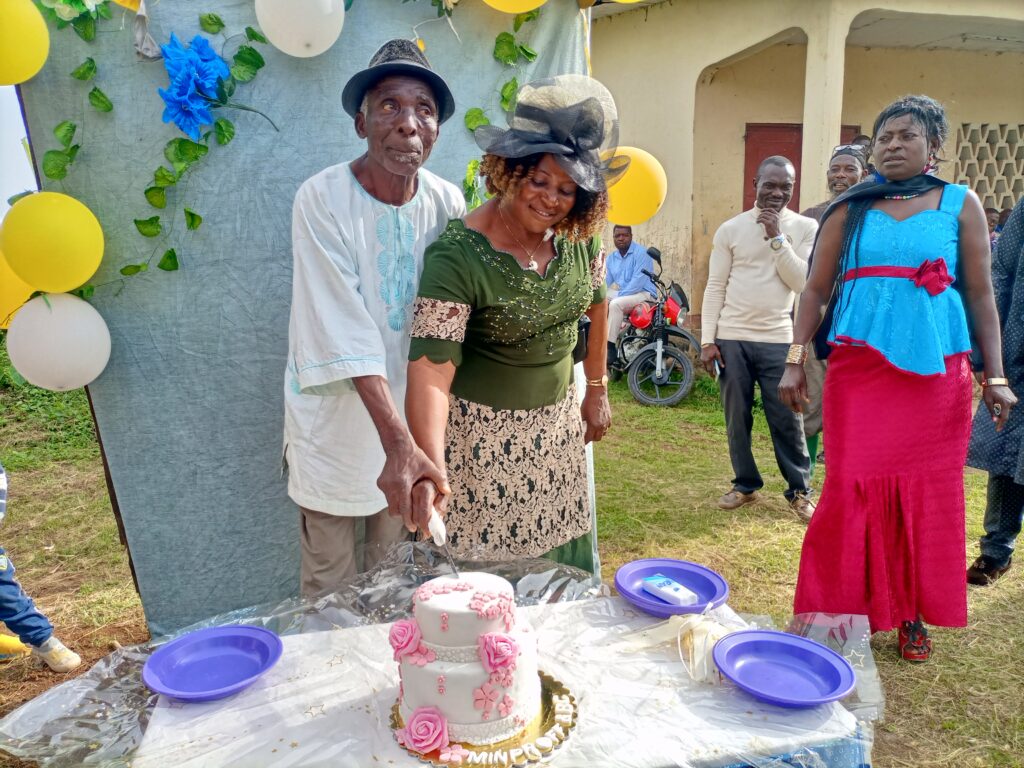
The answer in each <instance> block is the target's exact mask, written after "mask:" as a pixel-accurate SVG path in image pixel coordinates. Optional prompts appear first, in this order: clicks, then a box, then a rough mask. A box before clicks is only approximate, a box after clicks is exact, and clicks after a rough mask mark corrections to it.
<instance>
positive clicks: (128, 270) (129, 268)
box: [120, 222, 149, 277]
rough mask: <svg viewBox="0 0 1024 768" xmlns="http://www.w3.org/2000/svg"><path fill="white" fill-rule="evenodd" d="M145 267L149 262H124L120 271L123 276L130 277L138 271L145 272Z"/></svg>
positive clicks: (147, 267)
mask: <svg viewBox="0 0 1024 768" xmlns="http://www.w3.org/2000/svg"><path fill="white" fill-rule="evenodd" d="M137 223H138V222H136V224H137ZM147 269H149V264H147V263H146V262H142V263H141V264H126V265H125V266H123V267H121V269H120V272H121V274H122V275H124V276H125V277H131V276H132V275H137V274H139V272H145V271H146V270H147Z"/></svg>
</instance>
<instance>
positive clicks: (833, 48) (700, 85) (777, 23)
mask: <svg viewBox="0 0 1024 768" xmlns="http://www.w3.org/2000/svg"><path fill="white" fill-rule="evenodd" d="M872 9H881V10H889V11H897V12H902V13H917V14H924V15H929V16H936V15H940V16H947V17H948V16H952V17H956V16H963V17H971V18H995V19H1015V20H1024V2H1022V1H1021V0H773V2H765V0H673V2H671V3H663V4H661V5H655V6H651V7H648V8H644V9H639V10H634V11H631V12H627V13H622V14H618V15H615V16H610V17H607V18H603V19H598V20H597V21H596V22H595V23H594V25H593V30H592V60H593V71H594V76H595V77H597V78H598V79H600V80H602V82H604V83H605V84H606V85H607V86H608V87H609V88H610V89H611V91H612V93H613V94H614V95H615V97H616V100H617V103H618V106H619V116H620V120H621V132H620V138H621V141H622V143H623V144H626V145H633V146H637V147H641V148H643V149H646V150H648V151H649V152H652V153H653V154H654V155H655V156H656V157H658V159H659V160H660V161H661V163H662V165H663V166H664V167H665V171H666V173H667V175H668V180H669V189H668V197H667V199H666V202H665V205H664V206H663V208H662V210H661V212H660V213H659V214H658V216H656V217H655V218H654V219H652V220H651V221H650V222H647V223H646V224H644V225H642V226H639V227H636V228H635V235H636V238H637V239H638V240H640V241H641V242H644V243H646V244H649V245H657V246H658V247H659V248H661V249H662V251H663V253H664V254H665V255H666V264H665V271H666V274H669V275H671V276H673V277H675V278H677V279H680V282H682V283H683V284H684V286H685V287H686V288H687V290H688V292H689V293H690V294H691V300H692V304H693V311H699V306H700V301H701V294H702V293H703V287H704V279H705V278H704V276H705V275H706V263H707V255H708V252H709V250H710V238H711V236H712V235H713V234H714V229H715V227H717V226H718V224H719V223H721V221H724V220H725V219H726V218H728V217H729V216H730V215H732V213H734V212H735V211H736V209H737V208H738V207H739V205H740V204H741V201H742V183H743V181H742V179H741V178H740V179H738V180H734V179H731V178H727V176H731V175H732V174H731V172H730V171H729V168H730V167H731V168H736V167H738V168H739V169H740V170H739V172H738V173H737V174H736V176H742V168H743V147H742V142H738V141H737V136H738V135H740V136H741V135H742V131H743V124H745V123H746V122H775V121H778V122H794V123H803V125H804V149H803V153H802V162H803V165H804V166H805V167H821V168H822V169H823V168H824V166H825V164H826V162H827V159H828V153H829V150H830V148H831V147H832V146H834V145H835V144H837V143H838V141H839V126H840V124H842V123H845V124H860V125H861V126H862V128H863V129H864V130H865V132H867V131H869V129H870V125H871V122H872V121H873V119H874V117H875V115H876V114H877V111H878V109H879V108H880V107H881V106H884V104H885V103H887V100H888V99H889V97H892V96H895V95H899V94H901V93H905V92H920V91H922V90H925V91H926V92H929V93H930V94H931V95H933V96H935V97H936V98H939V99H942V100H945V101H947V102H948V106H949V108H950V111H951V121H952V122H953V123H954V126H953V127H954V129H955V127H956V123H958V122H960V121H963V120H968V119H969V120H971V121H979V122H983V121H998V120H1002V121H1016V122H1021V121H1022V120H1024V118H1021V115H1022V114H1024V89H1022V88H1021V87H1020V86H1019V84H1020V83H1021V82H1024V80H1022V79H1021V74H1022V69H1021V68H1022V67H1024V63H1022V61H1021V59H1022V56H1021V55H1018V54H1008V53H1002V54H996V53H971V52H966V51H950V50H937V51H936V50H933V51H924V50H909V49H878V48H875V49H871V50H866V49H850V50H847V49H846V45H845V41H846V37H847V34H848V32H849V30H850V25H851V23H852V22H853V20H854V19H855V18H856V17H857V15H858V14H860V13H862V12H865V11H869V10H872ZM794 42H800V43H804V42H805V43H806V44H805V45H803V44H802V45H792V44H783V43H794ZM801 60H802V61H803V64H801V63H800V62H801ZM890 62H891V64H892V66H890V65H889V63H890ZM702 78H703V82H702ZM748 82H752V83H756V84H758V87H757V88H755V87H751V86H750V85H748ZM926 82H927V83H928V85H929V87H924V85H923V84H924V83H926ZM805 84H806V90H805ZM1015 84H1017V85H1016V87H1017V91H1016V95H1015V94H1014V90H1013V89H1014V87H1015ZM805 95H806V98H804V96H805ZM737 101H745V102H746V103H747V104H748V105H751V106H755V107H756V108H757V110H759V113H758V114H751V115H749V116H745V115H743V116H741V115H739V114H738V113H737V107H736V105H735V102H737ZM705 105H707V107H706V106H705ZM712 105H713V106H715V113H710V111H709V109H710V107H711V106H712ZM719 108H722V109H723V110H724V111H723V113H722V114H717V110H718V109H719ZM706 109H708V111H709V113H708V114H705V110H706ZM947 154H948V155H949V156H952V155H953V154H954V152H953V148H952V147H950V150H949V152H948V153H947ZM802 187H803V189H802V192H803V198H804V199H803V200H802V201H801V203H802V207H804V206H808V205H812V204H814V203H815V202H818V201H820V200H821V199H823V197H824V196H825V188H824V172H823V171H822V174H821V176H820V177H818V178H817V179H816V180H815V179H813V178H811V177H810V176H808V175H807V174H805V176H804V179H803V180H802ZM730 201H734V202H730Z"/></svg>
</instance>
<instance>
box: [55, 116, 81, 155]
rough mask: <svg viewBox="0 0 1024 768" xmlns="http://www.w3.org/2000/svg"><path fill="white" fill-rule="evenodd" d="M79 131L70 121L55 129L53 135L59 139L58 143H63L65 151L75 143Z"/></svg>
mask: <svg viewBox="0 0 1024 768" xmlns="http://www.w3.org/2000/svg"><path fill="white" fill-rule="evenodd" d="M77 129H78V126H77V125H75V124H74V123H72V122H71V121H70V120H65V121H64V122H63V123H60V124H58V125H57V127H56V128H54V129H53V135H54V136H56V137H57V141H59V142H60V143H61V145H62V146H63V147H64V149H67V148H68V147H70V146H71V142H72V141H74V139H75V131H76V130H77Z"/></svg>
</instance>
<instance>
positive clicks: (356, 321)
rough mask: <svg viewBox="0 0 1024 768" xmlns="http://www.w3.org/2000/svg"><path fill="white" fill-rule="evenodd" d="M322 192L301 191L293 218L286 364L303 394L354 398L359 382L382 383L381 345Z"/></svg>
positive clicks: (351, 257)
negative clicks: (372, 379)
mask: <svg viewBox="0 0 1024 768" xmlns="http://www.w3.org/2000/svg"><path fill="white" fill-rule="evenodd" d="M326 191H327V190H326V189H322V188H321V186H320V185H318V184H316V183H315V182H314V183H306V184H304V185H303V186H302V187H301V188H300V189H299V192H298V194H296V196H295V205H294V208H293V210H292V254H293V257H294V271H293V274H292V309H291V324H290V327H289V335H290V337H291V338H290V346H291V349H292V359H291V361H290V364H291V365H292V366H294V371H293V373H294V375H295V378H296V379H297V380H298V383H299V389H300V391H301V392H302V393H303V394H313V395H332V394H339V393H341V392H345V391H351V390H352V388H353V385H352V383H351V381H350V379H352V378H353V377H356V376H384V377H386V376H387V369H386V356H385V346H384V340H383V339H382V338H381V334H380V331H379V330H378V328H377V325H376V324H375V323H374V321H373V318H372V317H371V315H370V313H369V311H368V310H367V307H366V302H365V300H364V299H363V297H362V295H361V294H360V279H359V271H358V260H357V258H356V254H354V253H352V252H351V248H350V246H349V244H348V243H347V242H346V238H345V237H344V236H343V232H342V223H341V222H339V220H338V219H337V218H336V217H335V215H334V214H335V212H333V211H332V210H330V206H329V205H328V204H327V201H326V200H325V199H324V194H325V193H326ZM353 207H355V208H358V204H357V203H355V202H354V201H353ZM337 212H338V213H342V214H347V215H348V216H350V217H352V215H353V214H354V213H355V211H353V210H344V211H337ZM350 242H351V239H349V243H350Z"/></svg>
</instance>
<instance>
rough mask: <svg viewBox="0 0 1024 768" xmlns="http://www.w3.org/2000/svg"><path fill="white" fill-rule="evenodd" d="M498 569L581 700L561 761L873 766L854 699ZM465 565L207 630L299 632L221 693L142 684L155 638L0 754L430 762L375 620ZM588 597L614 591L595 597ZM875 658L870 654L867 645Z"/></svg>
mask: <svg viewBox="0 0 1024 768" xmlns="http://www.w3.org/2000/svg"><path fill="white" fill-rule="evenodd" d="M460 567H462V566H461V564H460ZM473 567H474V568H479V567H481V566H480V565H479V564H475V565H474V566H473ZM487 569H488V570H492V571H494V572H500V573H502V575H504V576H505V577H506V578H509V580H510V581H512V582H513V583H514V584H516V587H517V593H518V595H519V599H520V604H521V605H526V606H531V607H526V608H525V609H524V610H523V611H522V614H523V615H524V617H525V618H526V619H527V620H529V621H530V622H531V623H532V624H533V626H534V628H535V630H536V632H537V636H538V642H539V646H540V655H541V665H542V667H543V669H544V671H545V672H547V673H548V674H551V675H553V676H554V677H555V678H556V679H557V680H560V681H561V682H563V683H565V684H566V685H567V686H568V687H569V688H570V690H572V692H573V693H574V695H575V696H576V697H577V700H578V702H579V711H580V717H579V721H578V726H577V728H576V730H575V731H574V732H573V733H572V735H571V736H570V738H569V739H568V741H567V742H566V743H565V744H564V745H563V746H562V747H561V748H560V749H559V750H557V751H556V752H555V753H554V756H553V759H552V763H553V764H554V765H556V766H558V767H559V768H597V767H598V766H612V765H615V766H617V768H667V767H668V766H683V767H685V768H724V767H725V766H729V767H730V768H734V767H735V768H739V766H756V768H763V767H764V768H766V767H767V766H772V768H776V767H777V768H783V767H790V768H860V766H867V765H870V747H871V725H870V723H869V722H867V721H863V720H861V721H858V719H857V718H856V717H855V716H854V715H853V714H852V713H851V712H849V711H847V710H846V709H844V708H843V707H841V706H839V705H835V704H833V705H825V706H820V707H815V708H813V709H806V710H789V709H782V708H779V707H774V706H771V705H767V704H762V703H759V702H758V701H756V700H755V699H753V698H751V697H749V696H747V695H746V694H744V693H742V692H741V691H739V690H737V689H736V688H735V687H733V686H731V685H729V684H724V685H711V684H708V683H699V682H695V681H693V680H690V678H689V676H688V675H687V673H686V671H685V670H684V668H683V666H682V664H681V663H680V661H679V657H678V651H677V649H676V648H675V647H674V646H673V645H671V644H668V645H665V646H664V647H662V648H650V649H648V650H645V651H643V652H639V653H636V652H635V653H630V654H625V653H624V652H623V651H622V647H621V646H622V645H623V644H624V643H626V642H628V641H629V638H630V636H633V637H635V636H636V633H637V631H638V630H642V629H644V628H650V627H653V626H656V625H657V624H658V623H659V620H658V619H655V618H653V617H650V616H647V615H645V614H642V613H639V612H638V611H636V610H634V609H633V608H632V607H631V606H630V605H629V604H627V603H625V602H624V601H622V600H621V599H619V598H603V597H600V595H601V594H602V593H603V591H604V590H603V588H602V587H601V586H600V585H598V584H597V583H595V580H594V579H593V578H592V577H589V575H588V574H583V573H581V572H579V571H575V570H574V569H571V568H566V567H563V566H558V565H554V564H553V563H551V562H549V561H529V562H519V563H502V564H491V565H488V566H487ZM448 571H449V568H448V566H447V564H446V563H445V562H444V560H443V559H442V558H439V557H438V556H437V554H436V552H435V551H434V550H433V548H432V547H430V546H428V545H423V544H417V545H408V546H407V547H406V548H405V549H403V550H401V551H400V553H399V555H398V556H397V557H396V558H395V559H393V560H392V561H389V562H388V563H385V564H383V565H382V567H380V568H378V569H376V570H375V571H374V572H372V573H370V574H368V575H366V576H364V577H362V578H360V579H357V580H356V581H354V582H353V583H352V584H350V585H348V586H347V587H346V588H345V589H343V590H341V591H340V592H338V593H334V594H331V595H326V596H324V597H322V598H320V599H318V600H314V601H309V602H303V601H298V600H295V601H286V602H284V603H281V604H279V605H276V606H265V607H263V608H253V609H247V610H244V611H236V612H234V613H232V614H229V615H227V616H223V617H219V618H218V619H216V620H210V621H209V622H204V625H209V624H225V623H251V624H259V625H263V626H267V627H269V628H271V629H274V630H276V631H278V632H279V633H280V634H282V635H283V642H284V653H283V655H282V657H281V660H280V661H279V662H278V664H277V665H276V666H275V667H274V668H273V669H271V670H270V671H269V672H268V673H267V674H266V675H264V676H263V677H262V678H260V679H259V680H258V681H257V682H256V683H255V684H254V685H253V686H252V687H251V688H249V689H247V690H245V691H243V692H241V693H239V694H236V695H235V696H232V697H229V698H226V699H222V700H219V701H213V702H206V703H195V704H185V703H181V702H175V701H171V700H168V699H165V698H162V697H157V696H155V695H153V694H150V693H149V692H148V691H147V690H146V689H145V687H144V686H143V685H142V682H141V677H140V675H141V669H142V665H143V664H144V662H145V659H146V658H147V657H148V655H149V653H150V652H151V651H152V650H153V648H154V647H155V646H153V645H147V646H140V647H136V648H126V649H121V650H119V651H117V652H116V653H114V654H111V656H109V657H108V658H107V659H105V660H103V661H102V662H100V663H99V664H97V665H96V666H95V667H94V668H93V669H92V670H90V672H88V673H87V674H86V675H83V676H82V677H81V678H78V679H77V680H74V681H70V682H69V683H65V684H64V685H62V686H59V687H58V688H55V689H53V690H51V691H49V692H48V693H46V694H44V695H43V696H41V697H39V698H38V699H36V700H34V701H32V702H29V703H28V704H26V705H25V706H24V707H22V708H21V709H19V710H17V711H16V712H13V713H11V714H10V715H8V717H7V718H5V719H4V720H2V721H0V747H2V748H4V749H6V750H7V751H9V752H11V753H13V754H15V755H17V756H20V757H26V758H29V759H34V760H38V761H40V762H41V763H42V764H43V765H47V766H64V765H68V766H70V765H130V766H133V768H153V767H155V766H160V767H161V768H162V767H163V766H169V765H174V766H175V767H176V768H196V767H198V766H246V767H249V766H266V767H267V768H271V767H273V768H278V767H279V766H331V767H332V768H365V767H366V766H369V765H378V764H379V765H395V766H403V765H407V766H414V765H416V764H417V763H416V762H415V761H414V760H413V759H412V758H410V757H409V756H408V755H407V754H406V753H405V752H404V751H402V750H401V748H399V747H398V745H397V744H396V743H395V741H394V739H393V737H392V734H391V732H390V729H389V726H388V721H389V715H390V710H391V706H392V704H393V703H394V701H395V699H396V696H397V686H398V680H397V669H396V665H395V663H394V661H393V660H392V658H391V650H390V647H389V646H388V644H387V639H386V638H387V629H388V628H387V626H386V625H385V624H375V623H371V622H376V621H391V620H393V619H395V618H398V617H400V616H404V615H406V610H407V608H408V606H409V598H410V595H411V592H412V590H413V589H414V588H415V586H416V585H417V584H419V583H422V582H423V581H425V580H426V579H428V578H431V577H433V576H435V575H438V574H442V573H447V572H448ZM587 597H598V599H589V600H580V599H578V598H587ZM718 610H719V611H721V612H723V614H722V615H725V616H729V617H735V614H732V612H731V611H729V609H728V608H727V607H723V608H720V609H718ZM748 620H749V619H748ZM753 621H754V622H755V623H757V624H758V625H764V623H765V622H764V620H762V619H754V620H753ZM194 628H198V627H193V628H190V629H194ZM847 637H848V638H852V637H853V635H852V634H850V633H848V634H847ZM850 648H851V649H852V642H851V643H850ZM862 651H863V652H864V653H865V654H866V656H867V657H870V649H869V648H868V647H867V644H866V641H865V642H864V643H863V647H862ZM858 672H860V670H858ZM871 673H873V670H872V671H871ZM864 674H865V675H869V672H868V671H865V673H864ZM876 682H877V680H876Z"/></svg>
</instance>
